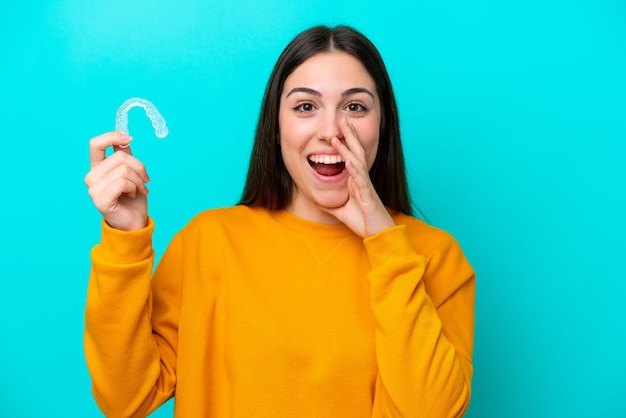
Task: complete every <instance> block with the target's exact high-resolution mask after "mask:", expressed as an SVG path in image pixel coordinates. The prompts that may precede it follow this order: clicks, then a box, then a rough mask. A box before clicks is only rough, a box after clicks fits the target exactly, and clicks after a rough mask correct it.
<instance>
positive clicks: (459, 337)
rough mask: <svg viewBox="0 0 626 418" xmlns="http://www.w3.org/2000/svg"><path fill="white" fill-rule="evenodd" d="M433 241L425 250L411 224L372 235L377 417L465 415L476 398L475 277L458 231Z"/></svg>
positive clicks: (368, 246) (369, 240)
mask: <svg viewBox="0 0 626 418" xmlns="http://www.w3.org/2000/svg"><path fill="white" fill-rule="evenodd" d="M418 238H419V237H418ZM429 238H430V235H429V236H428V237H426V238H424V239H429ZM434 241H439V242H433V243H432V244H429V245H432V246H433V249H432V250H431V251H430V253H428V254H424V255H421V254H418V253H417V252H416V251H415V249H414V247H413V245H412V242H411V239H410V236H409V233H408V229H407V227H406V226H404V225H398V226H395V227H393V228H390V229H388V230H385V231H382V232H381V233H379V234H377V235H374V236H372V237H369V238H366V239H365V246H366V249H367V252H368V256H369V258H370V263H371V266H372V270H371V272H370V274H369V277H368V278H369V282H370V287H371V298H372V299H371V303H372V309H373V312H374V317H375V320H376V331H375V341H376V357H377V362H378V369H379V372H378V377H377V382H376V394H375V399H374V412H373V417H382V416H385V417H412V418H416V417H460V416H462V415H463V413H464V412H465V410H466V409H467V407H468V405H469V400H470V384H471V378H472V350H473V333H474V288H475V276H474V272H473V270H472V268H471V267H470V265H469V263H468V262H467V260H466V259H465V257H464V256H463V253H462V251H461V249H460V247H459V246H458V244H457V243H456V241H454V239H453V238H452V237H450V236H449V235H447V234H445V233H444V232H441V234H436V239H435V240H434Z"/></svg>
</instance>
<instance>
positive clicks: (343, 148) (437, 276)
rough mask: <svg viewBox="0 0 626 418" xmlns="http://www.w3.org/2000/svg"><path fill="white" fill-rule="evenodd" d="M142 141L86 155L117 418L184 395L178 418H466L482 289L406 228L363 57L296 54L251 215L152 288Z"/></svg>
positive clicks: (170, 259)
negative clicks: (99, 219) (98, 219)
mask: <svg viewBox="0 0 626 418" xmlns="http://www.w3.org/2000/svg"><path fill="white" fill-rule="evenodd" d="M129 142H130V138H129V137H127V136H125V135H123V134H121V133H119V132H112V133H107V134H104V135H101V136H99V137H96V138H93V139H92V140H91V142H90V157H91V171H90V172H89V173H88V174H87V176H86V178H85V182H86V183H87V185H88V187H89V193H90V195H91V197H92V199H93V201H94V204H95V205H96V207H97V208H98V210H99V211H100V212H101V213H102V215H103V217H104V222H103V226H102V228H103V232H102V242H101V243H100V244H98V245H97V246H95V247H94V249H93V251H92V254H91V256H92V262H93V267H92V272H91V278H90V282H89V290H88V296H87V308H86V326H85V327H86V329H85V355H86V359H87V364H88V367H89V371H90V373H91V376H92V380H93V392H94V396H95V398H96V401H97V403H98V405H99V406H100V408H101V409H102V410H103V411H104V413H105V414H106V415H107V416H111V417H127V416H133V417H135V416H137V417H138V416H145V415H146V414H148V413H150V412H151V411H153V410H154V409H156V408H157V407H158V406H159V405H161V404H162V403H163V402H165V401H166V400H167V399H169V398H171V397H173V396H175V398H176V399H175V413H176V415H177V416H180V417H246V418H249V417H272V418H276V417H429V418H432V417H452V416H461V415H462V414H463V412H464V411H465V410H466V408H467V406H468V403H469V399H470V383H471V377H472V360H471V359H472V349H473V326H474V285H475V278H474V272H473V270H472V268H471V266H470V265H469V263H468V262H467V260H466V259H465V257H464V256H463V253H462V251H461V249H460V248H459V246H458V244H457V243H456V241H455V240H454V239H453V238H452V237H451V236H450V235H448V234H447V233H445V232H443V231H441V230H439V229H436V228H434V227H431V226H429V225H427V224H426V223H424V222H423V221H421V220H418V219H416V218H414V217H412V216H411V206H410V201H409V197H408V191H407V182H406V177H405V169H404V160H403V155H402V148H401V144H400V131H399V123H398V116H397V110H396V104H395V99H394V95H393V92H392V88H391V83H390V81H389V77H388V75H387V71H386V69H385V66H384V64H383V61H382V59H381V57H380V55H379V53H378V51H377V50H376V48H375V47H374V46H373V45H372V44H371V43H370V42H369V40H368V39H367V38H365V37H364V36H363V35H362V34H360V33H359V32H357V31H355V30H353V29H351V28H348V27H337V28H328V27H315V28H312V29H309V30H307V31H305V32H303V33H301V34H300V35H298V36H297V37H296V38H295V39H294V40H293V41H292V42H291V43H290V44H289V45H288V46H287V48H286V49H285V50H284V51H283V53H282V54H281V56H280V58H279V60H278V62H277V63H276V66H275V68H274V70H273V72H272V75H271V77H270V80H269V83H268V86H267V89H266V91H265V96H264V99H263V105H262V110H261V115H260V118H259V123H258V127H257V132H256V137H255V141H254V146H253V151H252V157H251V161H250V168H249V172H248V179H247V182H246V186H245V190H244V193H243V197H242V200H241V202H240V204H239V205H237V206H234V207H229V208H221V209H213V210H209V211H206V212H203V213H201V214H199V215H198V216H197V217H195V218H194V219H193V220H192V221H191V222H190V223H189V224H188V225H187V226H186V227H185V228H183V229H182V230H181V231H180V232H179V233H178V234H177V235H176V236H175V237H174V238H173V240H172V242H171V243H170V245H169V248H168V250H167V251H166V253H165V254H164V255H163V257H162V259H161V261H160V263H159V265H158V267H157V269H156V271H155V273H154V276H152V268H153V258H154V254H153V250H152V245H151V236H152V230H153V221H152V219H151V218H149V217H148V214H147V199H146V195H147V193H148V191H147V189H146V186H145V182H147V181H148V180H149V179H148V175H147V174H146V170H145V168H144V166H143V165H142V163H141V162H140V161H138V160H137V159H135V158H133V157H132V156H131V155H130V152H129V151H128V148H126V149H121V148H120V146H125V145H128V144H129ZM110 146H113V147H115V149H116V152H115V153H114V154H112V155H111V156H110V157H108V158H105V150H106V148H108V147H110Z"/></svg>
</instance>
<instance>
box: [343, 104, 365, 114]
mask: <svg viewBox="0 0 626 418" xmlns="http://www.w3.org/2000/svg"><path fill="white" fill-rule="evenodd" d="M346 110H347V111H348V112H355V113H363V112H366V111H367V107H365V106H363V105H362V104H361V103H348V105H347V106H346Z"/></svg>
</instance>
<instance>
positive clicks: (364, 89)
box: [341, 87, 374, 99]
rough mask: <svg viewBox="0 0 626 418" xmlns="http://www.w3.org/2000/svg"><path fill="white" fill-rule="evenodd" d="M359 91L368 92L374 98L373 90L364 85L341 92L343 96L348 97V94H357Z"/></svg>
mask: <svg viewBox="0 0 626 418" xmlns="http://www.w3.org/2000/svg"><path fill="white" fill-rule="evenodd" d="M357 93H367V94H369V95H370V96H372V99H374V93H372V92H371V91H369V90H368V89H366V88H363V87H353V88H351V89H348V90H346V91H344V92H343V93H341V96H342V97H346V96H351V95H353V94H357Z"/></svg>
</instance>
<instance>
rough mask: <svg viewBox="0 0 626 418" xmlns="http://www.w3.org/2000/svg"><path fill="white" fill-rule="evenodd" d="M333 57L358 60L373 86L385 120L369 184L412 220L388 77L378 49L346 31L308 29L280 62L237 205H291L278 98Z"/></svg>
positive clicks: (271, 81)
mask: <svg viewBox="0 0 626 418" xmlns="http://www.w3.org/2000/svg"><path fill="white" fill-rule="evenodd" d="M331 51H340V52H345V53H347V54H350V55H351V56H353V57H355V58H356V59H358V60H359V61H360V62H361V64H363V66H364V67H365V69H366V70H367V72H368V73H369V75H370V76H371V77H372V79H373V80H374V83H375V85H376V92H377V93H378V97H379V100H380V103H381V110H382V114H381V124H380V132H379V141H378V151H377V154H376V159H375V160H374V164H373V165H372V168H371V169H370V173H369V174H370V178H371V180H372V184H373V185H374V188H375V189H376V192H377V193H378V196H379V197H380V199H381V200H382V202H383V204H384V205H385V206H386V207H388V208H389V209H391V210H393V211H396V212H403V213H405V214H407V215H411V214H412V210H411V201H410V198H409V191H408V184H407V179H406V169H405V165H404V155H403V153H402V144H401V142H400V123H399V119H398V110H397V106H396V100H395V97H394V94H393V89H392V86H391V80H390V79H389V74H388V73H387V69H386V68H385V64H384V62H383V60H382V58H381V56H380V53H379V52H378V50H377V49H376V47H375V46H374V45H373V44H372V43H371V42H370V41H369V39H367V38H366V37H365V36H364V35H363V34H361V33H360V32H358V31H356V30H355V29H353V28H350V27H347V26H337V27H335V28H330V27H327V26H316V27H313V28H310V29H308V30H306V31H304V32H302V33H300V34H299V35H298V36H296V37H295V38H294V39H293V40H292V41H291V42H290V43H289V45H287V47H286V48H285V49H284V51H283V52H282V54H281V55H280V57H279V58H278V61H277V62H276V65H275V66H274V69H273V70H272V74H271V76H270V79H269V82H268V84H267V87H266V89H265V94H264V96H263V103H262V105H261V114H260V116H259V121H258V124H257V128H256V135H255V138H254V145H253V147H252V155H251V157H250V166H249V168H248V177H247V180H246V185H245V188H244V191H243V195H242V197H241V200H240V202H239V203H240V204H243V205H247V206H263V207H265V208H267V209H270V210H279V209H284V208H285V207H286V206H287V204H288V203H289V201H290V200H291V196H292V192H293V180H292V179H291V176H290V175H289V172H288V171H287V168H286V167H285V164H284V162H283V159H282V155H281V151H280V148H279V146H278V136H279V132H280V130H279V126H278V113H279V109H280V97H281V95H282V92H283V87H284V84H285V80H286V79H287V77H288V76H289V75H290V74H291V73H292V72H293V71H294V70H295V69H296V68H297V67H298V66H299V65H300V64H302V63H303V62H304V61H306V60H307V59H309V58H311V57H312V56H314V55H316V54H319V53H323V52H331Z"/></svg>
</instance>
